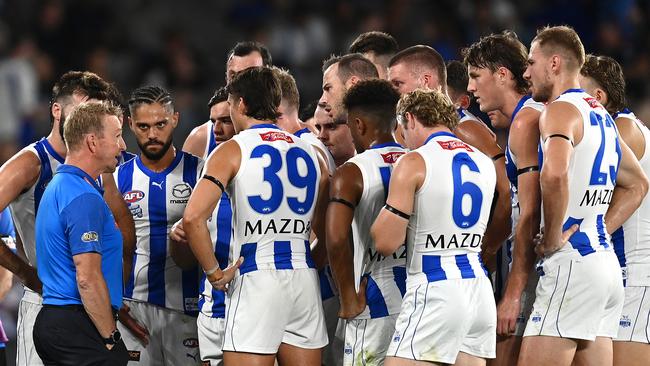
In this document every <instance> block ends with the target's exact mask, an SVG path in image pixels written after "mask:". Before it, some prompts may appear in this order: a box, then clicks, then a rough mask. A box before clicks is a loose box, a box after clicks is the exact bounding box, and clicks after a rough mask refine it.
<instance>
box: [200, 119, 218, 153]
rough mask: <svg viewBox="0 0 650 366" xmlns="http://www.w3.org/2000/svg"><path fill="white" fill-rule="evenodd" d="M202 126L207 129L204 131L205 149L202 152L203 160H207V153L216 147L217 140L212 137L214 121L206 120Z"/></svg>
mask: <svg viewBox="0 0 650 366" xmlns="http://www.w3.org/2000/svg"><path fill="white" fill-rule="evenodd" d="M203 126H205V127H204V128H207V129H208V131H207V133H206V135H207V138H206V141H205V151H204V152H203V160H207V159H208V155H210V153H211V152H212V151H214V149H216V148H217V140H215V139H214V122H212V121H208V122H206V123H204V124H203Z"/></svg>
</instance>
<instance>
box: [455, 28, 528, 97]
mask: <svg viewBox="0 0 650 366" xmlns="http://www.w3.org/2000/svg"><path fill="white" fill-rule="evenodd" d="M463 58H464V62H465V64H466V65H468V66H473V67H479V68H487V69H489V70H490V71H492V72H495V71H497V69H498V68H500V67H505V68H506V69H508V70H510V72H511V73H512V75H513V76H514V78H515V84H516V88H517V92H519V93H521V94H526V93H527V92H528V82H527V81H526V80H525V79H524V72H526V66H527V63H526V62H527V59H528V50H527V49H526V46H524V45H523V43H521V42H520V41H519V38H517V34H516V33H514V32H512V31H505V32H503V33H501V34H490V35H489V36H485V37H481V39H480V40H479V41H478V42H476V43H474V44H472V45H471V46H469V47H468V48H465V49H464V50H463Z"/></svg>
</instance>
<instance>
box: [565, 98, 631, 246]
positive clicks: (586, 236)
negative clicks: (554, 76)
mask: <svg viewBox="0 0 650 366" xmlns="http://www.w3.org/2000/svg"><path fill="white" fill-rule="evenodd" d="M560 102H565V103H569V104H571V105H573V106H574V107H576V109H577V110H578V111H579V112H580V115H581V117H582V125H583V131H584V133H583V137H582V140H581V141H580V143H578V144H577V145H576V146H575V148H574V150H573V155H572V156H571V160H570V163H569V170H568V172H567V174H568V177H569V200H568V207H567V210H566V213H565V215H564V218H563V220H562V221H563V227H562V230H566V229H568V228H569V227H571V226H572V225H573V224H579V225H580V229H579V231H577V232H576V233H575V234H573V235H572V236H571V238H569V242H568V243H567V244H566V245H564V247H562V248H561V249H560V250H559V251H558V252H557V253H555V254H553V256H555V255H558V257H559V258H565V257H566V258H569V259H573V258H579V257H581V256H586V255H589V254H591V253H594V252H597V251H602V250H611V245H610V237H609V234H608V233H607V229H606V228H605V221H604V217H605V213H606V212H607V209H608V208H609V202H610V201H611V199H612V193H613V192H614V186H615V185H616V172H617V171H618V165H619V163H620V159H621V148H620V145H619V142H618V131H617V130H616V125H615V124H614V120H613V119H612V117H611V116H610V115H609V113H607V111H606V110H605V108H603V106H602V105H601V104H600V103H598V101H597V100H596V99H595V98H593V97H591V96H590V95H589V94H587V93H585V92H584V90H582V89H569V90H567V91H566V92H564V93H563V94H561V95H560V96H559V97H558V98H557V99H556V100H555V101H553V102H552V103H560Z"/></svg>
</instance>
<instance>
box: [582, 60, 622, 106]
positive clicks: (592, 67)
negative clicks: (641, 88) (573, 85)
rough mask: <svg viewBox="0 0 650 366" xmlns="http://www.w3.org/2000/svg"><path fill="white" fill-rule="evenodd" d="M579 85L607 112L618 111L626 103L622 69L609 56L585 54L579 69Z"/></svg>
mask: <svg viewBox="0 0 650 366" xmlns="http://www.w3.org/2000/svg"><path fill="white" fill-rule="evenodd" d="M580 87H582V89H584V90H585V92H587V93H588V94H591V95H592V96H593V97H594V98H596V99H597V100H598V101H599V102H600V104H602V105H603V106H604V107H605V109H607V111H608V112H609V113H612V114H613V113H616V112H619V111H621V110H623V109H624V108H625V106H626V104H627V103H626V101H625V77H624V76H623V69H622V68H621V65H620V64H619V63H618V62H616V60H614V59H613V58H611V57H608V56H595V55H587V59H586V60H585V64H584V65H583V66H582V69H581V70H580Z"/></svg>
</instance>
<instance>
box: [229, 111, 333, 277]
mask: <svg viewBox="0 0 650 366" xmlns="http://www.w3.org/2000/svg"><path fill="white" fill-rule="evenodd" d="M233 140H234V141H236V142H237V144H238V145H239V148H240V150H241V164H240V166H239V171H238V172H237V174H236V175H235V177H234V178H233V179H232V180H231V182H230V184H229V185H228V187H227V189H226V190H227V191H228V194H229V195H230V200H231V203H232V217H233V230H234V237H233V246H232V248H231V251H232V256H231V258H239V257H244V262H243V263H242V265H241V267H240V268H239V273H240V274H245V273H248V272H251V271H255V270H263V269H266V270H268V269H278V270H279V269H302V268H314V263H313V261H312V259H311V255H310V250H309V235H310V232H311V220H312V215H313V213H314V207H315V205H316V200H317V198H318V185H319V182H320V176H321V171H320V167H319V164H318V158H317V155H316V152H315V151H314V148H313V147H312V146H311V145H310V144H309V143H307V142H304V141H303V140H301V139H300V138H298V137H296V136H294V135H291V134H289V133H287V132H284V131H282V130H280V129H279V128H278V127H276V126H275V125H272V124H259V125H255V126H252V127H251V128H249V129H247V130H245V131H242V132H240V133H239V134H237V135H235V136H234V137H233Z"/></svg>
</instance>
